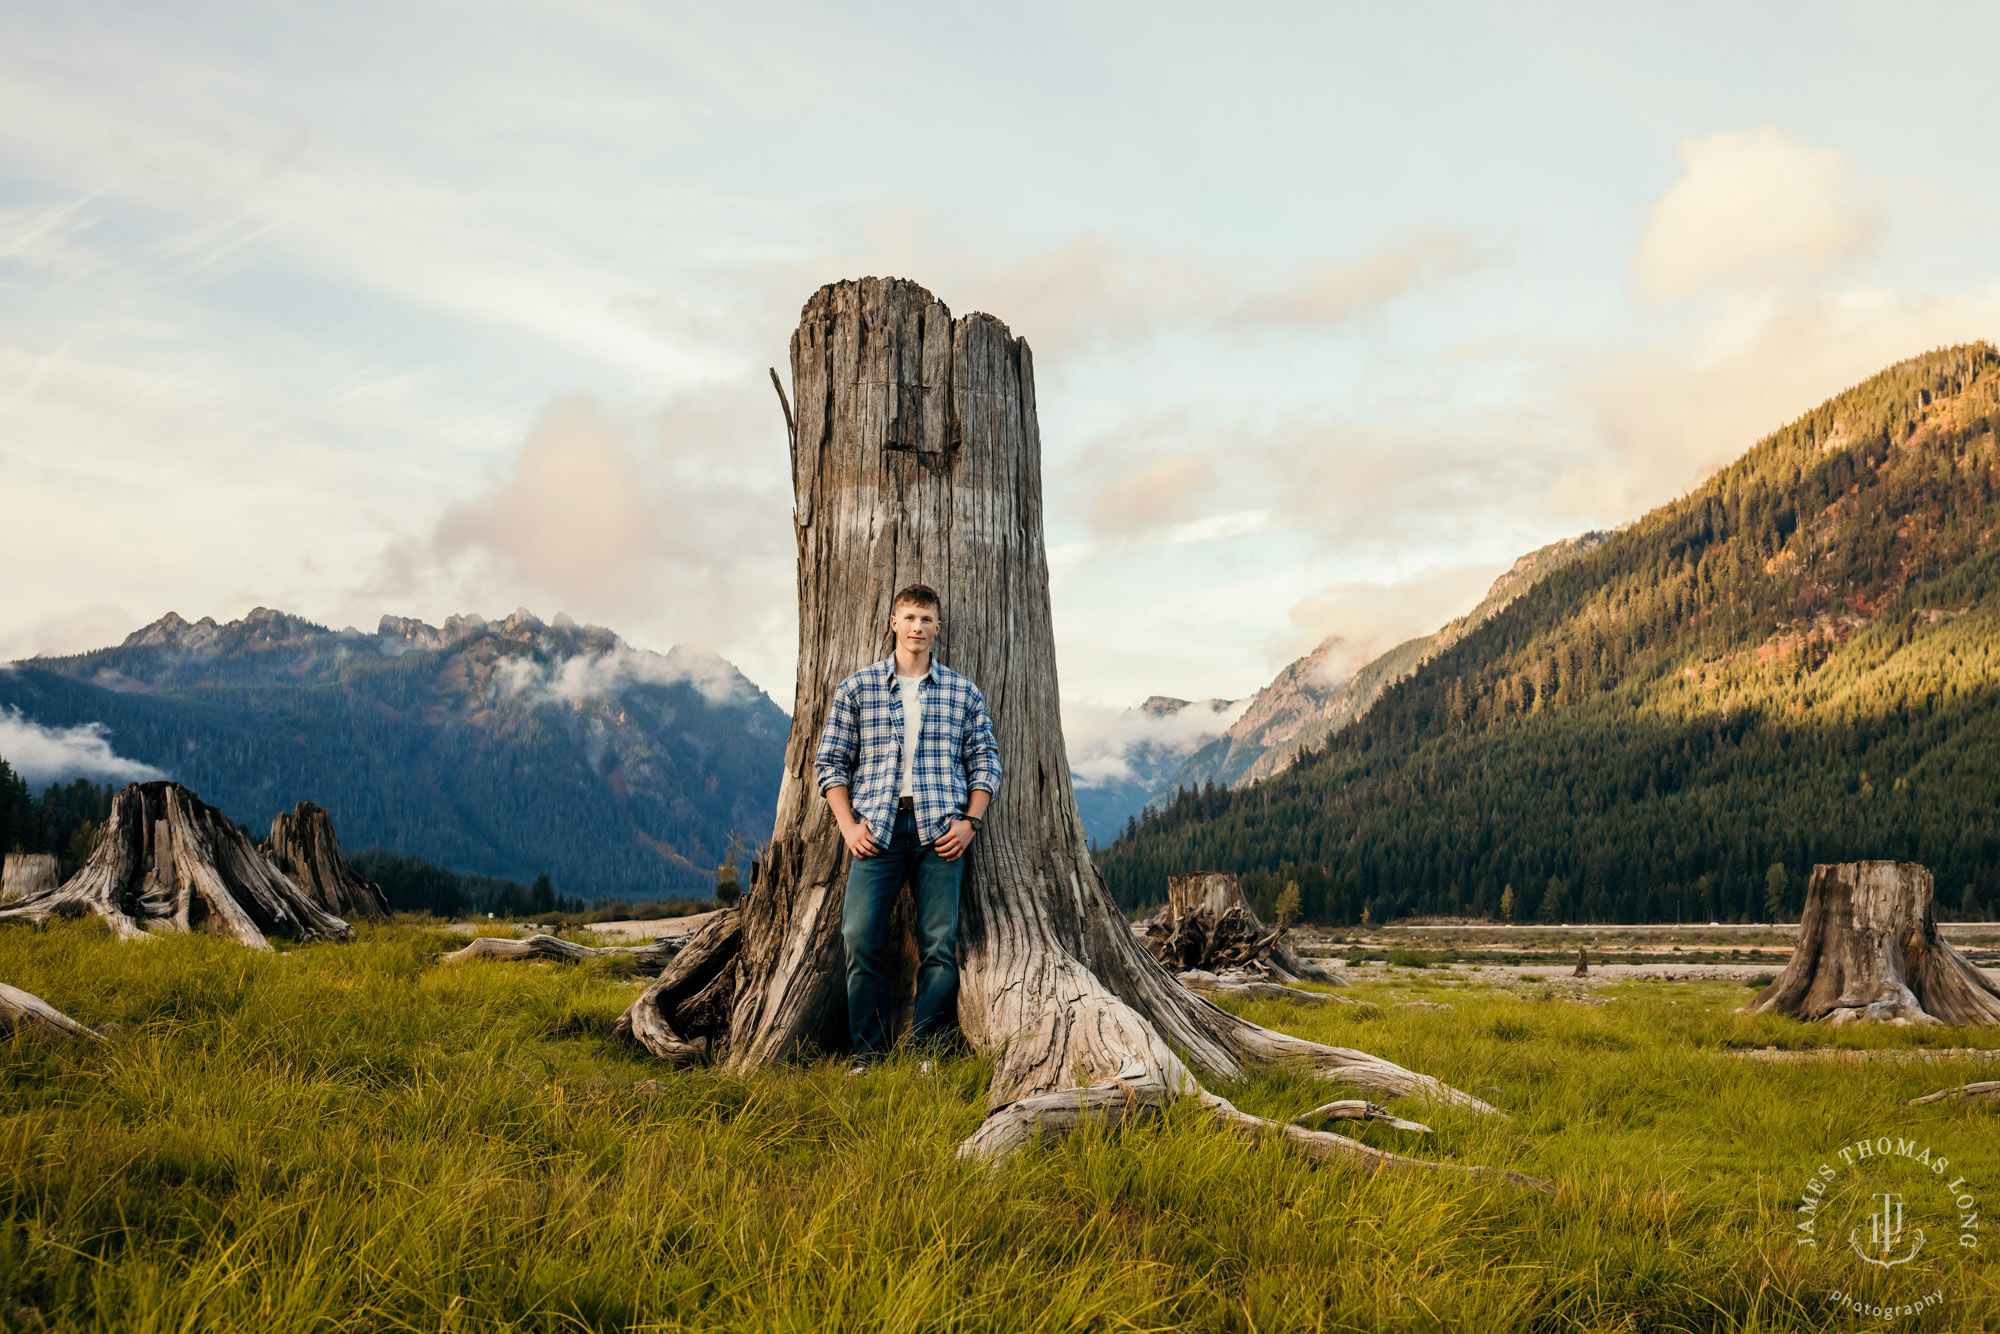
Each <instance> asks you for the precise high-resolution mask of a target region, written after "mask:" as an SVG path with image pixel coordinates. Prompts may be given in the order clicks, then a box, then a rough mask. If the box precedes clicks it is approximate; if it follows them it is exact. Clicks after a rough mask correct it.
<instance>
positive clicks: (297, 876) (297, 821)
mask: <svg viewBox="0 0 2000 1334" xmlns="http://www.w3.org/2000/svg"><path fill="white" fill-rule="evenodd" d="M262 852H263V854H264V855H265V856H266V857H268V858H270V860H271V864H272V865H273V866H275V867H277V868H278V869H279V870H280V871H282V872H283V873H284V874H285V875H287V876H289V877H290V878H291V880H292V883H293V884H295V885H297V886H298V887H299V888H300V889H302V890H304V891H305V893H306V895H307V897H309V898H311V899H312V901H313V902H315V903H317V904H318V905H319V906H320V907H322V908H324V909H326V910H327V911H328V912H330V913H332V914H333V915H334V916H335V917H341V918H346V919H348V920H350V921H352V920H353V919H354V918H357V917H375V918H382V917H387V916H388V915H389V900H388V899H387V898H386V897H384V896H383V893H382V887H381V886H380V885H378V884H376V883H375V882H374V881H373V880H364V879H362V878H361V876H360V875H358V874H357V873H356V872H355V871H354V869H353V868H352V867H350V866H349V865H348V864H347V862H346V860H345V859H344V858H343V857H342V856H341V855H340V840H339V839H338V838H335V837H334V834H333V817H332V816H331V815H329V814H327V812H326V808H325V807H324V806H318V805H315V804H314V803H312V802H310V801H302V802H300V803H299V804H298V805H297V806H295V807H293V808H292V809H291V810H289V811H280V812H279V813H278V814H277V815H274V816H272V817H271V837H270V838H269V839H268V840H266V842H265V844H264V846H263V848H262Z"/></svg>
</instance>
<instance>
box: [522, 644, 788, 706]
mask: <svg viewBox="0 0 2000 1334" xmlns="http://www.w3.org/2000/svg"><path fill="white" fill-rule="evenodd" d="M496 683H497V684H498V686H499V688H500V689H501V690H502V691H503V692H504V693H506V694H509V695H519V696H526V697H528V698H529V699H532V700H537V701H541V702H545V703H552V704H568V705H571V706H575V705H577V704H581V703H584V702H585V701H586V700H592V699H610V698H614V697H616V696H617V695H618V694H619V693H620V692H622V691H624V690H626V689H628V688H629V687H632V686H635V685H690V686H693V687H694V688H695V689H696V690H698V691H700V692H701V695H702V698H704V699H706V700H707V701H708V702H709V703H711V704H717V705H726V706H735V705H743V704H748V703H750V702H751V701H752V700H754V699H755V698H756V694H755V690H756V687H754V686H752V685H751V684H750V682H749V681H747V680H745V679H744V677H743V674H742V673H741V672H738V671H737V670H736V669H735V668H734V667H732V666H731V665H730V664H729V663H728V662H727V661H726V660H725V659H723V658H722V657H721V656H720V655H718V654H715V653H710V652H708V651H706V650H703V649H691V648H682V647H679V646H676V647H675V648H674V649H673V650H672V651H671V652H668V653H654V652H652V651H650V650H648V649H639V648H633V647H632V646H631V645H629V644H620V645H619V646H618V647H617V648H615V649H613V650H612V651H611V652H609V653H589V654H578V655H577V656H575V657H573V658H566V659H564V660H563V661H561V662H547V663H544V662H537V661H535V660H534V659H532V658H510V659H508V660H507V661H506V662H503V663H501V664H500V667H499V671H498V673H497V675H496Z"/></svg>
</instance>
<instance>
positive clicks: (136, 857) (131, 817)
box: [0, 782, 354, 949]
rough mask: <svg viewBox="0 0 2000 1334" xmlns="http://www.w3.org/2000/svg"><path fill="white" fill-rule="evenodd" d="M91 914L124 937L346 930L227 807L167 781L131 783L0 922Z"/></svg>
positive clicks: (240, 937)
mask: <svg viewBox="0 0 2000 1334" xmlns="http://www.w3.org/2000/svg"><path fill="white" fill-rule="evenodd" d="M93 913H94V914H96V915H97V916H99V917H101V918H103V919H104V921H105V924H106V925H108V926H109V927H110V928H111V930H112V932H113V933H114V934H116V935H117V936H118V937H119V938H121V939H124V940H146V939H149V935H148V933H149V932H154V931H205V932H208V933H209V934H211V935H218V936H227V937H229V938H230V939H232V940H235V941H237V942H239V943H240V944H244V945H248V946H250V947H251V948H253V949H269V948H271V944H270V941H269V940H267V939H266V938H265V937H266V936H267V935H285V936H291V937H294V938H295V939H298V940H347V939H349V938H351V937H352V936H353V934H354V931H353V928H351V927H349V926H348V925H347V923H346V922H345V921H343V920H342V919H341V918H339V917H336V916H334V915H333V914H332V913H330V912H328V911H326V910H325V909H324V908H322V907H320V906H319V905H318V904H317V903H315V902H313V900H312V899H311V898H309V897H308V896H307V895H306V894H305V893H304V892H303V891H301V890H300V889H299V887H298V886H297V885H295V884H293V883H292V882H291V880H290V879H288V878H287V877H286V876H285V875H283V874H282V873H281V872H279V871H278V869H277V868H276V867H274V866H272V865H271V863H269V862H267V861H265V860H264V858H263V857H262V856H260V855H259V854H258V852H257V849H256V846H255V845H254V844H252V843H251V842H250V840H249V838H248V837H246V836H245V835H244V832H243V831H242V830H241V829H238V828H237V827H236V825H235V823H234V822H232V821H231V820H230V818H229V817H228V816H226V815H224V814H223V813H222V812H221V811H219V810H216V809H215V808H214V807H213V806H210V805H208V804H207V803H205V802H203V801H202V799H201V798H199V797H197V796H195V794H194V793H192V792H190V791H189V790H188V789H186V788H184V787H182V786H181V785H180V784H179V783H167V782H154V783H134V784H132V785H131V786H130V787H127V788H126V789H125V790H124V791H122V792H120V793H118V795H117V796H115V797H113V798H112V799H111V814H110V816H109V818H107V819H106V820H105V822H104V827H103V828H102V829H100V830H98V831H97V838H96V840H95V841H94V842H93V843H92V844H91V845H90V856H89V857H88V858H87V859H86V860H85V861H84V863H83V867H82V869H81V870H79V871H78V872H77V873H76V874H75V875H73V876H71V877H70V878H69V879H68V880H66V881H64V882H63V883H62V884H61V885H59V886H57V887H55V888H52V889H44V890H41V891H40V892H38V893H35V894H31V895H29V896H28V897H27V898H25V899H23V900H21V901H20V902H18V903H10V904H8V905H7V906H6V907H4V908H0V922H6V921H20V922H42V921H46V920H48V919H49V918H51V917H85V916H89V915H91V914H93Z"/></svg>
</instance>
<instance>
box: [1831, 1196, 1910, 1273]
mask: <svg viewBox="0 0 2000 1334" xmlns="http://www.w3.org/2000/svg"><path fill="white" fill-rule="evenodd" d="M1872 1198H1873V1199H1874V1200H1875V1201H1876V1208H1875V1212H1874V1213H1872V1214H1870V1215H1868V1243H1867V1249H1865V1250H1864V1249H1863V1248H1862V1242H1861V1229H1860V1228H1858V1227H1857V1228H1854V1229H1853V1230H1852V1231H1850V1232H1849V1233H1848V1234H1847V1244H1848V1245H1849V1246H1851V1247H1853V1249H1854V1253H1855V1254H1856V1255H1858V1256H1860V1257H1861V1258H1862V1259H1863V1260H1866V1261H1867V1262H1868V1263H1869V1264H1871V1265H1880V1266H1881V1267H1882V1268H1884V1269H1888V1268H1889V1267H1891V1266H1892V1265H1906V1264H1908V1263H1909V1262H1910V1261H1912V1260H1914V1259H1916V1258H1917V1252H1918V1251H1921V1250H1922V1249H1923V1248H1924V1230H1923V1229H1922V1228H1916V1229H1914V1230H1913V1231H1912V1232H1911V1235H1912V1236H1914V1237H1915V1238H1916V1241H1915V1242H1913V1243H1912V1244H1911V1246H1910V1250H1909V1253H1908V1254H1907V1255H1891V1254H1890V1253H1891V1252H1892V1251H1894V1250H1895V1249H1896V1247H1898V1246H1900V1245H1901V1244H1902V1242H1903V1197H1902V1196H1901V1195H1891V1194H1886V1193H1885V1194H1881V1195H1876V1196H1873V1197H1872ZM1871 1250H1872V1251H1877V1252H1879V1255H1870V1254H1869V1253H1868V1252H1869V1251H1871Z"/></svg>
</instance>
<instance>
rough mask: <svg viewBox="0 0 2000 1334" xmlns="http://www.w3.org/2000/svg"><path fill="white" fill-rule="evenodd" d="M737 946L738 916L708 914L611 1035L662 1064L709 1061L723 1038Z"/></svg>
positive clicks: (737, 912)
mask: <svg viewBox="0 0 2000 1334" xmlns="http://www.w3.org/2000/svg"><path fill="white" fill-rule="evenodd" d="M742 945H743V910H742V909H741V908H724V909H723V910H722V911H720V912H716V913H711V914H710V915H709V918H708V921H707V922H705V923H704V924H703V925H702V928H701V930H699V931H697V932H695V933H694V936H693V938H692V939H690V940H689V941H688V942H687V943H686V944H685V945H683V946H681V948H680V950H679V952H677V953H676V954H675V955H674V957H673V959H672V960H671V961H670V962H669V963H668V964H667V966H666V968H665V969H663V970H662V971H661V973H660V976H659V978H658V980H656V981H655V982H654V983H653V985H651V986H650V987H647V988H646V989H645V991H643V992H641V993H640V995H639V999H637V1000H635V1001H633V1002H632V1004H631V1005H630V1006H629V1007H628V1008H627V1009H626V1011H625V1013H624V1014H621V1015H619V1016H618V1022H617V1023H615V1024H614V1025H612V1030H611V1031H612V1034H613V1035H614V1036H616V1037H621V1038H625V1039H627V1040H629V1041H632V1042H636V1043H638V1044H639V1045H640V1046H641V1047H644V1048H645V1049H646V1050H647V1051H649V1052H651V1053H652V1054H653V1055H655V1056H657V1057H659V1058H660V1059H661V1060H665V1061H693V1060H699V1059H701V1058H702V1057H704V1056H707V1055H709V1054H710V1053H711V1052H713V1051H714V1050H715V1048H716V1047H717V1046H718V1045H719V1044H720V1043H721V1042H722V1041H723V1039H725V1038H726V1037H728V1035H729V1020H730V1015H731V1013H732V1011H733V1010H734V1007H735V1000H736V996H737V976H738V973H737V963H738V956H739V954H740V953H741V950H742Z"/></svg>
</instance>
